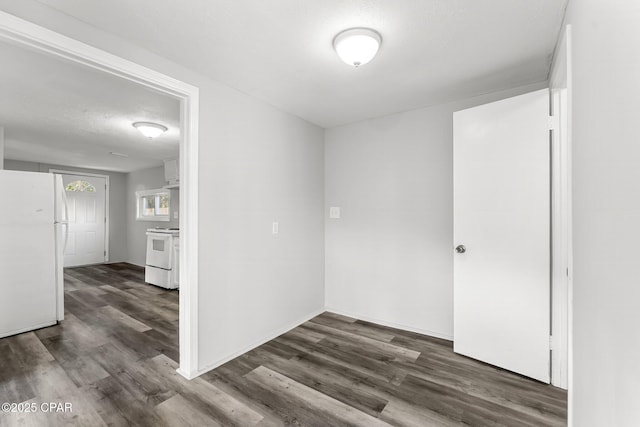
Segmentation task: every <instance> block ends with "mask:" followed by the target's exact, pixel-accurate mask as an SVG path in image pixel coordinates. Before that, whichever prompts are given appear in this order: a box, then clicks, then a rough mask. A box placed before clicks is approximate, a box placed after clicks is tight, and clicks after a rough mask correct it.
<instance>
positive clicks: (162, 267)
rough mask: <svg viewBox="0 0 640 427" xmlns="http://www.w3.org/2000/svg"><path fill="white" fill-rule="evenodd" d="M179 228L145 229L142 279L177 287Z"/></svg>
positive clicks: (178, 276)
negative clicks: (144, 258)
mask: <svg viewBox="0 0 640 427" xmlns="http://www.w3.org/2000/svg"><path fill="white" fill-rule="evenodd" d="M179 254H180V230H179V229H178V228H149V229H147V261H146V266H145V273H144V280H145V282H147V283H150V284H152V285H156V286H160V287H163V288H166V289H177V288H178V287H179V280H180V271H179V266H180V263H179V260H180V256H179Z"/></svg>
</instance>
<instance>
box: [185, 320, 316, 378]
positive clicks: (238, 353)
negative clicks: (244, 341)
mask: <svg viewBox="0 0 640 427" xmlns="http://www.w3.org/2000/svg"><path fill="white" fill-rule="evenodd" d="M325 311H326V310H325V309H324V308H322V309H319V310H316V311H313V312H312V313H311V314H308V315H306V316H303V317H301V318H299V319H298V320H296V321H293V322H289V323H287V325H286V326H283V327H282V328H278V329H276V330H275V331H273V332H272V333H270V334H268V335H267V336H266V338H263V339H260V340H258V341H255V342H254V343H253V344H249V345H248V346H246V347H244V348H243V349H242V350H240V351H236V352H234V353H232V354H230V355H229V356H226V357H223V358H222V359H219V360H217V361H215V362H213V363H210V364H208V365H207V366H205V367H204V368H202V369H200V370H199V371H198V372H196V373H195V375H194V376H193V377H191V378H195V377H197V376H198V375H202V374H204V373H205V372H209V371H210V370H212V369H215V368H217V367H218V366H221V365H224V364H225V363H227V362H228V361H230V360H233V359H235V358H236V357H238V356H241V355H243V354H245V353H246V352H248V351H251V350H253V349H254V348H256V347H260V346H261V345H262V344H265V343H267V342H269V341H271V340H272V339H275V338H277V337H279V336H280V335H282V334H284V333H286V332H289V331H290V330H292V329H294V328H297V327H298V326H300V325H302V324H303V323H305V322H308V321H309V320H311V319H313V318H314V317H316V316H318V315H319V314H322V313H324V312H325ZM187 378H189V377H187ZM191 378H189V379H191Z"/></svg>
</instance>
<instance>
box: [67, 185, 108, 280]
mask: <svg viewBox="0 0 640 427" xmlns="http://www.w3.org/2000/svg"><path fill="white" fill-rule="evenodd" d="M62 180H63V183H64V188H65V192H66V195H67V206H68V210H69V234H68V238H67V247H66V250H65V252H64V266H65V267H74V266H79V265H88V264H100V263H103V262H104V261H105V256H106V253H105V228H106V179H105V178H104V177H95V176H84V175H62Z"/></svg>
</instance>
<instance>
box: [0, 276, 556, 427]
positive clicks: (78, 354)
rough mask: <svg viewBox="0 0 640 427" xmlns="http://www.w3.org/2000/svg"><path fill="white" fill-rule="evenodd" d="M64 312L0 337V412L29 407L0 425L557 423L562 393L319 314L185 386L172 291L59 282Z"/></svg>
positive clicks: (110, 281) (93, 280)
mask: <svg viewBox="0 0 640 427" xmlns="http://www.w3.org/2000/svg"><path fill="white" fill-rule="evenodd" d="M65 309H66V310H65V311H66V314H65V320H64V321H63V322H61V323H60V324H59V325H57V326H53V327H49V328H44V329H40V330H38V331H34V332H29V333H24V334H20V335H16V336H13V337H9V338H4V339H0V355H1V360H0V396H2V399H0V400H2V401H4V402H15V403H18V402H26V403H27V404H30V403H34V404H35V406H37V408H38V410H37V411H36V412H28V413H27V412H23V413H0V425H2V426H4V425H37V426H40V425H47V424H49V425H58V424H62V423H72V424H73V425H87V426H98V425H114V426H123V425H140V426H162V425H167V426H177V425H180V426H184V425H194V426H204V425H208V426H216V425H237V426H249V425H260V426H267V425H286V424H293V425H304V426H325V425H331V426H338V425H340V426H342V425H362V426H375V425H406V426H448V425H465V424H467V425H472V426H483V425H508V426H516V425H517V426H562V425H566V392H565V391H563V390H560V389H557V388H555V387H552V386H548V385H544V384H541V383H538V382H536V381H532V380H529V379H526V378H523V377H521V376H518V375H515V374H512V373H509V372H506V371H503V370H500V369H497V368H495V367H492V366H489V365H486V364H483V363H480V362H476V361H474V360H471V359H468V358H466V357H463V356H459V355H456V354H454V353H453V351H452V344H451V342H449V341H445V340H440V339H436V338H431V337H427V336H423V335H419V334H415V333H411V332H405V331H400V330H397V329H391V328H386V327H382V326H378V325H374V324H371V323H368V322H363V321H359V320H355V319H352V318H347V317H343V316H339V315H335V314H331V313H324V314H322V315H320V316H317V317H316V318H314V319H312V320H311V321H309V322H306V323H305V324H303V325H301V326H299V327H297V328H295V329H293V330H291V331H289V332H287V333H286V334H284V335H281V336H280V337H278V338H276V339H274V340H272V341H269V342H268V343H266V344H264V345H262V346H260V347H258V348H256V349H254V350H252V351H250V352H248V353H246V354H244V355H242V356H240V357H238V358H236V359H234V360H232V361H231V362H228V363H227V364H225V365H223V366H221V367H219V368H217V369H215V370H213V371H211V372H208V373H206V374H204V375H202V376H201V377H200V378H197V379H195V380H192V381H187V380H186V379H184V378H182V377H181V376H180V375H178V374H177V373H176V372H175V370H176V368H177V367H178V364H177V360H178V292H177V291H167V290H164V289H161V288H157V287H155V286H151V285H147V284H145V283H144V270H143V269H142V268H140V267H136V266H133V265H130V264H110V265H100V266H91V267H81V268H73V269H67V270H65ZM228 327H232V325H229V326H228ZM49 402H54V403H62V404H64V403H70V404H71V409H72V410H71V411H70V412H60V413H51V412H44V411H43V410H42V409H41V408H42V404H43V403H49ZM30 407H31V406H30Z"/></svg>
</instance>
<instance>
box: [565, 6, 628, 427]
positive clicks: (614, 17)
mask: <svg viewBox="0 0 640 427" xmlns="http://www.w3.org/2000/svg"><path fill="white" fill-rule="evenodd" d="M565 20H566V22H565V23H566V24H571V31H572V37H573V55H572V65H573V73H572V78H573V99H572V101H573V102H572V105H573V111H572V114H573V116H572V117H573V126H572V130H573V156H572V161H573V174H572V179H573V359H572V362H573V371H572V372H573V373H572V375H571V378H572V379H573V381H572V382H573V383H572V384H570V385H569V397H570V401H571V405H570V408H571V409H570V411H571V412H570V414H571V415H570V418H571V419H572V424H573V426H579V427H583V426H584V427H590V426H594V427H595V426H621V427H622V426H638V425H640V405H639V402H640V394H639V390H640V364H639V363H638V361H640V333H638V326H639V325H640V315H639V313H640V286H639V285H640V282H639V278H640V262H639V261H638V260H640V245H638V241H640V221H639V219H640V184H639V183H640V128H639V127H638V99H640V80H639V76H640V48H639V46H640V45H639V41H640V26H638V22H640V2H638V1H636V0H611V1H606V2H603V1H600V0H570V1H569V7H568V9H567V15H566V18H565Z"/></svg>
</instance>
